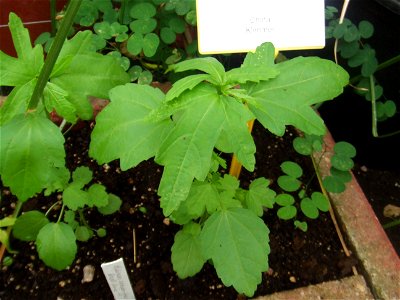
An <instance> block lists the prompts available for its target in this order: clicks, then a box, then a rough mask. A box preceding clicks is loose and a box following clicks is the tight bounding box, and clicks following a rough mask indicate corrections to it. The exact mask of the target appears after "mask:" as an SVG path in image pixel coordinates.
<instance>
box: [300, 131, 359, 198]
mask: <svg viewBox="0 0 400 300" xmlns="http://www.w3.org/2000/svg"><path fill="white" fill-rule="evenodd" d="M293 147H294V149H295V150H296V151H297V152H298V153H299V154H302V155H312V154H313V153H314V152H321V158H322V157H323V156H324V152H323V151H324V150H323V137H322V136H316V135H309V134H305V135H304V136H303V137H296V138H295V139H294V140H293ZM332 151H333V155H332V157H331V166H330V175H328V176H326V177H324V178H322V184H323V187H324V188H325V189H326V190H327V191H328V192H331V193H342V192H343V191H344V190H345V189H346V183H348V182H349V181H350V180H351V178H352V177H351V173H350V170H351V169H352V168H353V166H354V161H353V158H354V157H355V156H356V153H357V150H356V148H355V147H354V146H353V145H352V144H350V143H348V142H345V141H341V142H337V143H336V144H335V146H334V147H333V149H332ZM318 164H319V161H315V166H316V167H317V168H318Z"/></svg>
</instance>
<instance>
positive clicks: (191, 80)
mask: <svg viewBox="0 0 400 300" xmlns="http://www.w3.org/2000/svg"><path fill="white" fill-rule="evenodd" d="M210 78H211V76H210V75H209V74H197V75H189V76H186V77H184V78H182V79H180V80H178V81H177V82H175V83H174V84H173V86H172V88H171V89H170V90H169V91H168V93H167V95H166V96H165V101H171V100H173V99H175V98H177V97H179V96H180V95H181V94H182V93H183V92H185V91H187V90H192V89H193V88H194V87H195V86H197V85H198V84H199V83H200V82H203V81H205V80H207V79H210Z"/></svg>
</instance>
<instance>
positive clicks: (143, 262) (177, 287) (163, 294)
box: [0, 123, 355, 300]
mask: <svg viewBox="0 0 400 300" xmlns="http://www.w3.org/2000/svg"><path fill="white" fill-rule="evenodd" d="M86 125H87V126H85V127H83V128H81V129H80V130H77V131H71V132H70V133H69V134H68V135H67V137H66V148H67V160H68V167H69V168H70V169H71V170H74V169H75V168H76V167H78V166H82V165H87V166H89V167H90V168H91V169H92V170H93V173H94V182H100V183H102V184H104V185H105V186H106V187H107V191H108V192H110V193H114V194H116V195H118V196H120V197H121V199H122V200H123V205H122V208H121V210H120V211H119V212H117V213H115V214H114V215H111V216H102V215H101V214H99V213H98V212H96V211H90V210H89V211H86V213H85V214H86V216H87V220H88V222H89V224H90V225H91V226H92V227H93V228H94V229H97V228H100V227H104V228H106V230H107V235H106V237H103V238H99V237H94V238H92V239H91V240H90V241H89V242H85V243H83V242H79V243H78V254H77V257H76V259H75V261H74V263H73V264H72V265H71V266H70V267H69V268H68V269H67V270H65V271H61V272H58V271H55V270H52V269H50V268H48V267H46V266H45V265H44V264H43V263H42V262H41V260H40V259H39V258H38V256H37V253H36V250H35V246H34V244H33V243H22V242H19V241H16V240H12V246H13V248H14V249H15V250H17V251H18V253H17V254H13V255H11V257H12V258H13V260H14V261H13V263H12V264H11V266H2V272H1V274H0V299H7V300H9V299H65V300H66V299H96V300H97V299H112V294H111V291H110V289H109V287H108V285H107V282H106V279H105V277H104V275H103V273H102V270H101V267H100V264H101V263H104V262H110V261H113V260H115V259H118V258H121V257H122V258H123V259H124V262H125V265H126V268H127V270H128V274H129V277H130V280H131V283H132V286H133V289H134V292H135V295H136V298H137V299H245V297H244V296H242V295H238V294H237V292H236V291H235V290H234V289H233V288H232V287H228V288H227V287H224V285H223V284H222V282H221V281H220V279H219V278H218V277H217V275H216V272H215V271H214V269H213V267H212V266H211V265H208V264H207V265H205V266H204V267H203V269H202V271H201V272H200V273H199V274H198V275H196V276H194V277H193V278H188V279H185V280H181V279H179V278H178V277H177V276H176V274H175V273H174V271H173V268H172V265H171V258H170V256H171V252H170V249H171V246H172V243H173V239H174V234H175V232H176V231H177V230H179V227H178V226H176V225H174V224H172V223H171V222H169V220H168V219H166V218H165V217H164V216H163V214H162V211H161V209H160V207H159V198H158V196H157V193H156V189H157V187H158V183H159V179H160V177H161V174H162V168H161V167H160V166H158V165H156V164H155V163H154V162H153V161H151V160H150V161H146V162H143V163H141V164H140V165H139V166H138V167H136V168H134V169H132V170H130V171H126V172H122V171H121V170H120V169H119V165H118V163H117V162H113V163H110V164H108V165H103V166H98V165H97V164H96V162H95V161H93V160H92V159H90V158H89V157H88V145H89V140H90V127H92V126H93V124H90V123H87V124H86ZM254 136H255V139H256V144H257V156H256V159H257V167H256V170H255V172H254V173H253V174H249V173H248V172H245V171H244V172H243V173H242V175H241V180H242V184H243V186H244V187H246V186H248V184H249V183H250V182H251V180H253V179H254V178H255V177H261V176H264V177H266V178H269V179H271V180H272V181H276V178H277V176H279V175H281V172H280V168H279V165H280V164H281V163H282V162H283V161H285V160H296V161H297V162H299V163H301V164H302V165H303V167H304V169H307V168H309V167H310V166H311V164H310V161H309V159H308V158H307V157H303V158H302V157H300V158H299V156H298V155H297V154H295V153H293V150H292V147H291V142H290V140H291V139H292V138H293V134H292V133H290V132H288V133H287V134H286V135H285V138H281V137H276V136H273V135H269V134H266V132H265V130H263V129H261V127H260V126H259V125H258V124H256V126H255V128H254ZM307 176H308V175H306V177H304V178H303V180H304V182H308V180H309V179H310V177H307ZM273 187H276V184H273ZM1 192H2V199H1V203H0V205H1V210H0V211H1V212H0V217H3V216H5V215H7V214H9V213H11V212H12V208H13V207H14V204H13V202H12V201H14V200H15V199H14V198H13V197H12V196H11V195H10V193H9V191H8V189H7V188H2V191H1ZM56 201H57V195H53V196H51V197H48V198H44V197H42V196H41V195H39V196H38V197H36V198H34V199H31V200H29V201H28V202H27V203H26V204H25V205H24V207H23V210H24V211H27V210H31V209H39V210H40V211H43V212H45V211H46V210H47V209H48V208H49V206H50V205H51V204H53V203H54V202H56ZM59 210H60V207H56V208H55V209H54V212H53V213H52V216H51V218H56V217H57V216H58V213H59V212H60V211H59ZM264 220H265V222H266V224H267V225H268V227H269V229H270V231H271V233H270V246H271V254H270V256H269V265H270V269H269V270H268V272H265V273H264V274H263V275H262V278H263V282H262V284H260V285H259V287H258V290H257V291H256V294H255V296H257V295H264V294H270V293H273V292H276V291H281V290H287V289H293V288H296V287H300V286H306V285H309V284H315V283H319V282H322V281H328V280H334V279H338V278H342V277H345V276H347V275H350V274H351V267H352V265H353V264H354V263H355V260H354V259H352V258H346V256H345V255H344V253H343V250H342V248H341V245H340V242H339V240H338V238H337V235H336V232H335V229H334V227H333V225H332V222H331V219H330V216H329V214H328V213H326V214H322V215H321V216H320V218H318V219H317V220H307V222H308V225H309V229H308V232H307V233H304V232H302V231H300V230H296V229H294V226H293V221H287V222H285V221H281V220H279V219H278V218H277V216H276V211H275V210H270V211H268V212H266V213H265V216H264ZM133 230H134V231H135V236H136V240H135V243H134V241H133ZM134 244H135V246H136V256H135V255H134V248H135V247H134ZM7 255H10V254H7ZM87 265H92V266H94V267H95V276H94V279H93V281H91V282H85V283H82V277H83V275H82V274H83V268H84V267H85V266H87Z"/></svg>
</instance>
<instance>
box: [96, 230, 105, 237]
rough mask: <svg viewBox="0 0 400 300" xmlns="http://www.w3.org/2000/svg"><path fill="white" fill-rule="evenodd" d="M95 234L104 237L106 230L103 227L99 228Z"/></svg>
mask: <svg viewBox="0 0 400 300" xmlns="http://www.w3.org/2000/svg"><path fill="white" fill-rule="evenodd" d="M96 234H97V236H98V237H101V238H102V237H105V236H106V235H107V230H105V229H104V228H99V229H97V231H96Z"/></svg>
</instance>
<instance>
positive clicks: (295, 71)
mask: <svg viewBox="0 0 400 300" xmlns="http://www.w3.org/2000/svg"><path fill="white" fill-rule="evenodd" d="M276 66H277V69H278V72H279V76H278V77H276V78H274V79H271V80H268V81H261V82H260V83H258V84H256V85H253V84H252V85H249V86H247V85H245V86H244V87H243V88H245V89H246V88H247V90H248V91H249V95H250V96H251V97H253V98H255V99H256V100H255V103H249V107H250V110H251V111H252V112H253V113H254V115H255V116H256V117H257V119H258V120H259V121H260V122H261V123H262V125H263V126H264V127H265V128H267V129H268V130H269V131H271V132H272V133H274V134H276V135H279V136H282V135H283V134H284V132H285V126H286V125H293V126H296V127H297V128H299V129H300V130H302V131H304V132H306V133H308V134H316V135H323V134H324V132H325V126H324V123H323V121H322V119H321V118H320V117H319V116H318V115H317V114H316V112H315V111H314V110H313V109H312V108H311V107H310V106H311V105H312V104H315V103H318V102H322V101H325V100H329V99H332V98H334V97H336V96H337V95H339V94H340V93H341V92H342V91H343V87H344V86H345V85H346V84H347V83H348V79H349V76H348V74H347V73H346V71H345V70H344V69H343V68H341V67H339V66H337V65H336V64H335V63H333V62H332V61H328V60H323V59H320V58H316V57H297V58H294V59H292V60H288V61H285V62H282V63H279V64H277V65H276Z"/></svg>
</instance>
